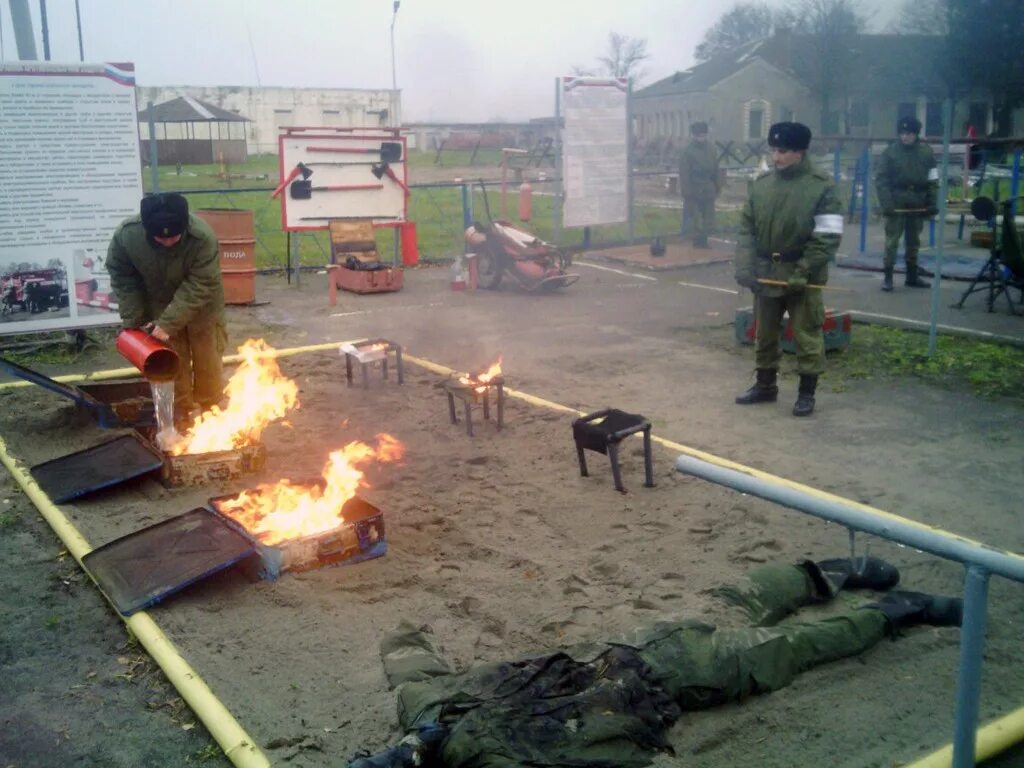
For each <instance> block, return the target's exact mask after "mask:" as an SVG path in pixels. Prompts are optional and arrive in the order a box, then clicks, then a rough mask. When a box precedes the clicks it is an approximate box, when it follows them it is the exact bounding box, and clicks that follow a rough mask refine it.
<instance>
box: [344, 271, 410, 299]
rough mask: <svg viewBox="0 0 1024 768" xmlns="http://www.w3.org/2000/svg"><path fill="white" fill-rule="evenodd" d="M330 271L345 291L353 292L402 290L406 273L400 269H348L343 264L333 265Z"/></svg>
mask: <svg viewBox="0 0 1024 768" xmlns="http://www.w3.org/2000/svg"><path fill="white" fill-rule="evenodd" d="M328 271H329V272H331V273H333V274H334V280H335V281H336V284H337V286H338V287H339V288H341V289H342V290H343V291H351V292H352V293H384V292H385V291H400V290H402V284H403V282H404V280H405V274H404V273H403V272H402V270H400V269H394V268H392V267H388V268H387V269H348V268H347V267H343V266H341V265H337V266H332V268H331V269H330V270H328Z"/></svg>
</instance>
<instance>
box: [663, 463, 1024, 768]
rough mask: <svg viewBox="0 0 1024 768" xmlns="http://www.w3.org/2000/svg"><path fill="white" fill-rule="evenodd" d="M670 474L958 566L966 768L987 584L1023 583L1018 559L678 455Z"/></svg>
mask: <svg viewBox="0 0 1024 768" xmlns="http://www.w3.org/2000/svg"><path fill="white" fill-rule="evenodd" d="M676 469H677V470H678V471H680V472H683V473H684V474H688V475H693V476H695V477H699V478H702V479H704V480H708V481H710V482H712V483H717V484H718V485H724V486H726V487H728V488H732V489H733V490H736V491H740V492H742V493H747V494H750V495H751V496H757V497H759V498H762V499H765V500H767V501H771V502H774V503H776V504H779V505H781V506H784V507H788V508H789V509H794V510H796V511H797V512H804V513H806V514H809V515H814V516H815V517H819V518H821V519H822V520H827V521H829V522H833V523H839V524H840V525H843V526H846V527H847V528H848V529H850V531H851V535H852V533H853V531H863V532H865V533H870V534H873V535H875V536H880V537H882V538H884V539H889V540H890V541H895V542H898V543H900V544H904V545H906V546H908V547H913V548H914V549H917V550H920V551H922V552H929V553H931V554H933V555H936V556H938V557H941V558H944V559H946V560H955V561H956V562H959V563H962V564H963V565H964V566H965V567H966V573H965V577H964V612H963V622H962V625H961V630H960V667H959V670H958V673H957V689H956V711H955V715H954V731H953V766H954V768H970V766H973V765H974V764H975V763H974V757H975V736H976V733H977V730H978V703H979V700H980V696H981V667H982V663H983V657H982V654H983V652H984V646H985V624H986V619H987V609H988V606H987V601H988V580H989V576H990V575H991V574H996V575H997V576H1003V577H1005V578H1007V579H1011V580H1013V581H1017V582H1021V583H1024V557H1022V556H1021V555H1018V554H1015V553H1013V552H1008V551H1006V550H1000V549H996V548H994V547H990V546H988V545H987V544H983V543H981V542H978V541H974V540H973V539H968V538H966V537H963V536H958V535H956V534H953V533H950V532H949V531H945V530H942V529H941V528H935V527H933V526H930V525H925V524H924V523H919V522H916V521H914V520H908V519H907V518H904V517H900V516H898V515H893V514H891V513H888V512H883V511H882V510H876V509H873V508H871V507H867V506H865V505H862V504H856V503H855V502H852V501H847V500H845V499H841V498H840V497H837V496H830V495H827V494H822V493H814V492H812V491H813V489H810V488H808V489H807V490H802V489H801V488H799V487H798V486H796V485H795V484H784V483H782V482H774V481H772V480H770V479H768V478H767V477H758V476H755V475H753V474H750V473H746V472H741V471H738V470H736V469H730V468H728V467H725V466H721V465H719V464H714V463H712V462H709V461H704V460H702V459H698V458H695V457H693V456H687V455H682V456H679V457H678V458H677V459H676Z"/></svg>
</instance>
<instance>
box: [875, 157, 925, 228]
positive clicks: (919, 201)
mask: <svg viewBox="0 0 1024 768" xmlns="http://www.w3.org/2000/svg"><path fill="white" fill-rule="evenodd" d="M875 183H876V186H877V188H878V202H879V204H880V205H881V206H882V211H883V213H884V212H891V211H895V210H900V209H916V208H925V209H930V208H934V207H935V200H936V196H937V194H938V190H939V172H938V170H937V169H936V167H935V153H934V152H932V148H931V147H930V146H928V145H927V144H925V143H923V142H921V141H920V140H918V141H915V142H914V143H913V144H909V145H905V144H903V143H902V142H900V141H895V142H893V143H892V144H890V145H889V146H888V147H886V149H885V151H884V152H883V153H882V156H881V158H879V161H878V172H877V173H876V174H875ZM921 215H922V216H923V215H925V214H923V213H922V214H921Z"/></svg>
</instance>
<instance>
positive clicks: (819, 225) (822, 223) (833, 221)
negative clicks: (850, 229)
mask: <svg viewBox="0 0 1024 768" xmlns="http://www.w3.org/2000/svg"><path fill="white" fill-rule="evenodd" d="M814 234H816V235H841V234H843V217H842V216H841V215H840V214H838V213H822V214H819V215H817V216H815V217H814Z"/></svg>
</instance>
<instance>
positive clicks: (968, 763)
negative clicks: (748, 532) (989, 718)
mask: <svg viewBox="0 0 1024 768" xmlns="http://www.w3.org/2000/svg"><path fill="white" fill-rule="evenodd" d="M988 578H989V574H988V571H986V570H985V569H984V568H982V567H981V566H978V565H972V566H970V567H969V568H967V573H966V575H965V577H964V617H963V621H962V622H961V626H960V671H959V672H958V674H957V679H956V714H955V717H954V723H953V768H973V766H974V742H975V738H976V734H977V731H978V701H979V699H980V698H981V665H982V661H983V653H984V650H985V624H986V622H987V619H988V615H987V613H988Z"/></svg>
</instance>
